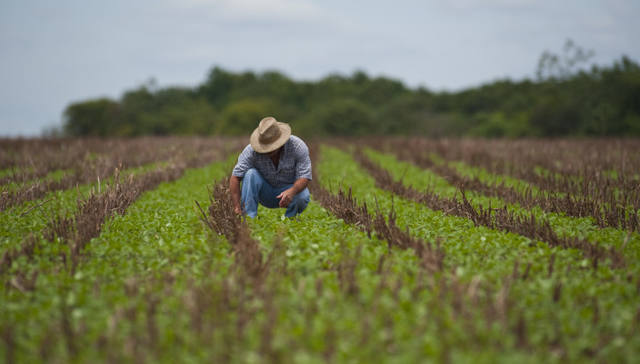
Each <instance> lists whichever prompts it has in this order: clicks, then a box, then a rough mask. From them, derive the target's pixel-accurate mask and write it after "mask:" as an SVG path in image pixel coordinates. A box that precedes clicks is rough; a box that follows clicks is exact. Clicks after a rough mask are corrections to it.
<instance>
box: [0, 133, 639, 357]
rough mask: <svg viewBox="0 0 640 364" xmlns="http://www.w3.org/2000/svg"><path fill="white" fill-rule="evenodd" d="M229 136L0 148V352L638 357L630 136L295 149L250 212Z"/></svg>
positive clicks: (635, 201) (406, 141)
mask: <svg viewBox="0 0 640 364" xmlns="http://www.w3.org/2000/svg"><path fill="white" fill-rule="evenodd" d="M246 143H247V141H246V140H244V139H230V138H227V139H222V138H180V137H172V138H142V139H106V140H103V139H62V140H42V139H38V140H0V183H1V185H2V192H1V195H0V280H1V284H0V358H1V359H0V360H3V361H4V362H7V363H14V362H20V363H33V362H50V363H66V362H89V363H94V362H114V363H121V362H132V363H133V362H135V363H140V362H213V363H236V362H237V363H271V362H273V363H324V362H335V363H343V362H353V363H378V362H394V363H416V362H455V363H459V362H473V363H483V362H486V363H495V362H517V363H527V362H531V363H538V362H605V361H606V362H616V363H617V362H634V361H637V360H638V359H637V358H639V357H640V299H639V297H640V140H633V139H620V140H618V139H607V140H601V139H598V140H517V141H508V140H472V139H442V140H432V139H421V138H366V139H358V140H349V139H345V140H341V139H333V140H316V141H313V140H312V141H310V142H309V143H308V144H309V146H310V151H311V156H312V159H313V173H314V178H313V181H312V183H311V184H310V190H311V193H312V200H311V203H310V204H309V206H308V208H307V210H306V211H305V212H304V213H303V214H302V215H300V216H299V217H298V218H295V219H284V218H283V217H282V214H283V210H282V209H278V210H269V209H265V208H261V209H260V211H259V217H258V218H257V219H253V220H251V219H249V220H244V219H241V218H239V217H238V216H236V215H234V214H233V213H232V210H233V209H232V208H231V206H232V205H231V201H230V199H229V194H228V187H227V186H228V184H227V181H228V176H229V174H230V172H231V169H232V167H233V165H234V163H235V160H236V158H237V155H238V153H239V151H240V150H241V148H242V147H244V145H245V144H246Z"/></svg>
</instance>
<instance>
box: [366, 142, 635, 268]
mask: <svg viewBox="0 0 640 364" xmlns="http://www.w3.org/2000/svg"><path fill="white" fill-rule="evenodd" d="M365 152H366V154H367V156H368V157H370V158H371V159H372V160H374V161H376V162H377V163H379V164H380V165H381V166H383V167H384V168H385V169H386V170H387V171H389V173H391V175H392V176H393V177H394V178H395V179H396V180H401V181H402V183H403V184H405V185H406V186H412V187H414V188H415V189H417V190H418V191H424V190H425V189H427V188H431V189H432V190H433V192H434V193H436V194H438V195H440V196H443V197H457V198H458V199H460V200H461V196H460V191H458V190H457V188H456V187H454V186H451V185H450V184H449V183H447V181H446V180H445V179H444V178H442V177H440V176H439V175H437V174H436V173H433V172H432V171H429V170H425V169H421V168H418V167H416V166H414V165H413V164H411V163H408V162H403V161H400V160H398V159H397V158H395V157H394V156H392V155H390V154H383V153H379V152H376V151H374V150H372V149H367V150H366V151H365ZM456 168H457V169H458V171H459V172H460V173H463V175H466V176H471V175H473V176H477V177H479V178H480V179H481V180H482V181H483V182H487V183H491V184H500V183H501V182H503V181H505V180H503V179H500V177H502V176H495V175H491V174H490V173H488V172H486V171H482V170H480V169H478V168H473V167H465V166H464V165H463V164H461V163H456ZM507 183H509V182H506V181H505V184H507ZM465 193H466V196H467V199H468V200H469V201H471V203H472V205H474V206H482V207H484V208H488V207H492V208H501V207H503V206H506V207H507V209H508V210H509V211H511V212H513V213H515V214H518V215H526V214H533V215H534V216H535V217H536V219H538V220H542V219H544V220H547V221H549V223H550V224H551V227H552V228H553V230H554V231H555V232H556V233H557V234H558V235H559V236H568V237H576V238H580V239H586V240H588V241H591V242H594V243H600V244H602V245H604V246H611V247H615V248H617V249H620V250H621V251H622V253H623V254H624V255H625V256H626V257H627V258H628V260H629V261H630V262H631V263H635V262H638V261H640V249H638V248H637V247H639V246H640V234H638V233H630V232H627V231H623V230H620V229H615V228H601V227H599V226H597V225H596V224H595V222H594V221H593V219H592V218H590V217H582V218H581V217H572V216H566V215H564V214H560V213H554V212H545V211H543V210H542V209H541V208H539V207H535V208H533V209H530V210H528V209H525V208H523V207H521V206H519V205H518V204H507V203H505V202H504V201H503V200H501V199H499V198H496V197H490V196H485V195H483V194H481V193H478V192H475V191H466V192H465ZM632 270H633V271H634V272H637V271H638V270H637V267H634V268H632Z"/></svg>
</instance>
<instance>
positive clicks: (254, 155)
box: [229, 117, 311, 218]
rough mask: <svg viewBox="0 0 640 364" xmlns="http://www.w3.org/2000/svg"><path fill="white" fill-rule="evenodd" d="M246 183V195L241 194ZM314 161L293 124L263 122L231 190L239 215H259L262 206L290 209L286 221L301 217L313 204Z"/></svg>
mask: <svg viewBox="0 0 640 364" xmlns="http://www.w3.org/2000/svg"><path fill="white" fill-rule="evenodd" d="M240 181H242V193H241V190H240ZM309 181H311V159H310V158H309V148H307V145H306V144H305V143H304V142H303V141H302V139H300V138H298V137H297V136H295V135H291V127H290V126H289V124H286V123H281V122H278V121H277V120H276V119H275V118H273V117H266V118H264V119H262V120H261V121H260V124H259V125H258V128H256V130H254V131H253V133H252V134H251V138H250V144H249V145H247V146H246V147H245V148H244V150H243V151H242V153H240V156H239V157H238V163H237V164H236V166H235V167H234V168H233V173H232V175H231V180H230V182H229V190H230V192H231V198H232V200H233V203H234V210H235V213H237V214H243V213H244V214H247V215H248V216H249V217H251V218H254V217H256V216H257V215H258V203H260V204H262V205H263V206H266V207H268V208H277V207H282V208H285V207H286V209H287V211H286V212H285V216H286V217H294V216H296V215H297V214H300V213H301V212H302V211H304V209H305V208H306V207H307V204H308V203H309V189H307V185H308V184H309Z"/></svg>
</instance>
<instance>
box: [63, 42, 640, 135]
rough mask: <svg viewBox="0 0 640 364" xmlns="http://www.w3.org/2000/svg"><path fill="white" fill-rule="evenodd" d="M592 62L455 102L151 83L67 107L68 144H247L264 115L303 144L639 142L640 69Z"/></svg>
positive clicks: (303, 84)
mask: <svg viewBox="0 0 640 364" xmlns="http://www.w3.org/2000/svg"><path fill="white" fill-rule="evenodd" d="M590 57H591V53H589V52H585V51H584V50H583V49H581V48H579V47H577V46H575V45H574V44H573V43H572V42H570V41H568V42H567V44H566V45H565V48H564V51H563V53H562V54H560V55H557V54H552V53H549V52H545V53H543V55H542V56H541V58H540V61H539V66H538V70H537V72H536V77H535V78H534V79H524V80H520V81H513V80H509V79H505V80H499V81H495V82H492V83H488V84H485V85H482V86H478V87H472V88H468V89H465V90H462V91H458V92H433V91H430V90H428V89H426V88H424V87H419V88H409V87H407V86H406V85H404V84H403V83H402V82H400V81H398V80H395V79H391V78H387V77H370V76H369V75H367V74H366V73H365V72H362V71H356V72H354V73H353V74H351V75H340V74H332V75H329V76H327V77H324V78H323V79H320V80H318V81H296V80H293V79H291V78H289V77H287V76H286V75H284V74H282V73H280V72H278V71H267V72H262V73H256V72H239V73H234V72H230V71H227V70H224V69H222V68H220V67H214V68H213V69H212V70H211V71H210V72H209V74H208V77H207V78H206V80H205V81H204V82H203V83H202V84H200V85H198V86H196V87H193V88H179V87H169V88H158V87H156V86H155V84H153V83H149V84H145V85H143V86H140V87H138V88H136V89H134V90H130V91H127V92H125V93H124V94H123V95H122V97H121V98H120V99H119V100H113V99H109V98H100V99H93V100H85V101H81V102H76V103H73V104H70V105H69V106H68V107H67V108H66V110H65V111H64V122H63V128H62V132H63V134H65V135H70V136H89V135H90V136H139V135H195V134H198V135H211V134H223V135H245V134H248V133H249V132H251V131H252V130H253V129H254V128H255V127H256V125H257V123H258V121H259V120H260V119H261V118H262V117H264V116H267V115H272V116H275V117H276V118H277V119H278V120H280V121H285V122H288V123H290V124H291V126H292V128H293V130H294V132H295V133H296V134H297V135H301V136H312V135H313V136H328V135H344V136H359V135H429V136H463V135H465V136H482V137H524V136H534V137H554V136H632V135H633V136H640V66H639V65H638V63H637V62H634V61H633V60H631V59H629V58H628V57H624V56H623V57H621V58H620V59H619V60H617V61H615V62H613V64H611V65H608V66H596V65H593V66H591V67H588V68H586V67H585V63H586V62H587V61H588V59H589V58H590Z"/></svg>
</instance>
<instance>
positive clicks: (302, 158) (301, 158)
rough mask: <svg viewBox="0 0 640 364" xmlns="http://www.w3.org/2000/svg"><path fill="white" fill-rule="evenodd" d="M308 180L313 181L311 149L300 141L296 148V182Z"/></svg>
mask: <svg viewBox="0 0 640 364" xmlns="http://www.w3.org/2000/svg"><path fill="white" fill-rule="evenodd" d="M300 178H306V179H308V180H309V181H311V158H310V157H309V148H308V147H307V145H306V144H305V143H304V142H303V141H302V140H300V143H299V144H298V145H297V146H296V180H298V179H300Z"/></svg>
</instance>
